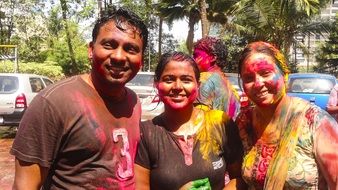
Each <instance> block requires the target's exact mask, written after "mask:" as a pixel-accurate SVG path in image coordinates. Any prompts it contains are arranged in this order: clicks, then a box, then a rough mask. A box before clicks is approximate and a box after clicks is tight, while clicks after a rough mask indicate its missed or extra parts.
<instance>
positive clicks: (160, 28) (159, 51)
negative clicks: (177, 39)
mask: <svg viewBox="0 0 338 190" xmlns="http://www.w3.org/2000/svg"><path fill="white" fill-rule="evenodd" d="M162 26H163V18H162V17H161V16H160V23H159V26H158V57H160V56H161V55H162Z"/></svg>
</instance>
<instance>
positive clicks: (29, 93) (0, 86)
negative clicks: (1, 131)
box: [0, 73, 53, 126]
mask: <svg viewBox="0 0 338 190" xmlns="http://www.w3.org/2000/svg"><path fill="white" fill-rule="evenodd" d="M50 84H53V81H52V80H51V79H49V78H48V77H45V76H41V75H35V74H22V73H0V126H1V125H19V123H20V120H21V118H22V116H23V114H24V112H25V110H26V109H27V107H28V106H29V104H30V102H31V101H32V100H33V98H34V97H35V96H36V95H37V94H38V92H40V91H41V90H42V89H44V88H45V87H46V86H48V85H50Z"/></svg>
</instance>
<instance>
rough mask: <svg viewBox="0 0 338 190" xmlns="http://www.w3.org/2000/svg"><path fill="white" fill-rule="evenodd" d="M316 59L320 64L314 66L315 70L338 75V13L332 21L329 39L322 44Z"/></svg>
mask: <svg viewBox="0 0 338 190" xmlns="http://www.w3.org/2000/svg"><path fill="white" fill-rule="evenodd" d="M316 60H317V62H318V63H319V64H318V65H317V66H315V67H314V70H315V71H317V72H327V73H331V74H334V75H335V76H338V13H337V14H336V17H335V20H334V22H333V23H332V27H331V29H330V32H329V37H328V40H327V41H326V42H325V43H324V44H322V45H321V46H320V48H319V51H318V53H317V55H316Z"/></svg>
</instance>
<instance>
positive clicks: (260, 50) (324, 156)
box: [237, 42, 338, 190]
mask: <svg viewBox="0 0 338 190" xmlns="http://www.w3.org/2000/svg"><path fill="white" fill-rule="evenodd" d="M239 74H240V76H241V78H242V81H243V88H244V91H245V93H246V94H247V96H248V97H249V99H250V100H251V101H252V102H253V103H254V104H255V105H254V106H253V107H249V108H247V109H245V110H243V111H242V112H241V113H240V114H239V116H238V118H237V124H238V127H239V133H240V137H241V139H242V144H243V148H244V159H243V164H242V177H243V179H244V180H245V181H246V183H247V184H248V186H249V189H273V190H278V189H328V188H330V189H338V175H337V172H338V151H337V150H338V126H337V122H336V121H335V120H334V119H333V118H332V117H331V116H330V115H329V114H328V113H327V112H326V111H324V110H321V109H320V108H319V107H317V106H315V105H313V104H310V103H309V102H307V101H305V100H302V99H299V98H295V97H289V96H287V95H286V82H287V77H288V74H289V69H288V66H287V64H286V60H285V58H284V55H283V54H282V53H281V52H280V51H279V50H278V49H276V48H275V47H274V46H273V45H271V44H269V43H266V42H253V43H250V44H249V45H248V46H247V47H246V48H245V49H244V50H243V53H242V55H241V58H240V62H239Z"/></svg>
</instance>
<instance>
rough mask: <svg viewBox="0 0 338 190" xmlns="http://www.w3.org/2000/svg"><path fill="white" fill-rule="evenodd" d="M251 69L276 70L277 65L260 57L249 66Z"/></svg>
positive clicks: (252, 70) (253, 70) (255, 70)
mask: <svg viewBox="0 0 338 190" xmlns="http://www.w3.org/2000/svg"><path fill="white" fill-rule="evenodd" d="M248 70H249V71H251V72H258V71H274V70H275V66H274V65H273V64H271V63H269V62H268V61H267V60H265V59H258V60H256V61H254V62H253V63H252V64H250V66H249V69H248Z"/></svg>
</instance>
